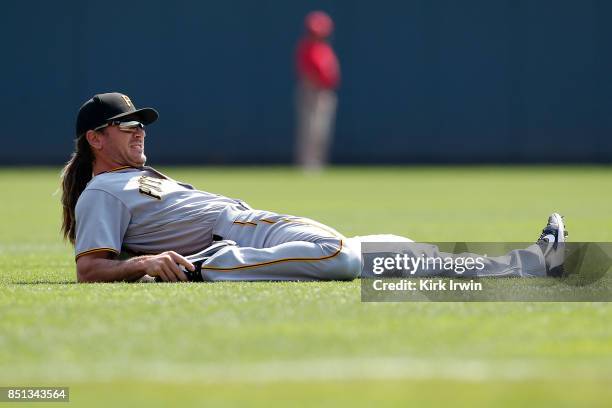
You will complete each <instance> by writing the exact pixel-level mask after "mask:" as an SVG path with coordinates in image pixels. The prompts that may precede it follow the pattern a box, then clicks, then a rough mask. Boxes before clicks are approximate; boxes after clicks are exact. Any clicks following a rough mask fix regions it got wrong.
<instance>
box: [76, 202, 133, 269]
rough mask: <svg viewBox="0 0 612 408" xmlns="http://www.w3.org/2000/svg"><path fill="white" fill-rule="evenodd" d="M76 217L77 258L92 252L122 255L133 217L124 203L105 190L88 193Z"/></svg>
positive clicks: (80, 203)
mask: <svg viewBox="0 0 612 408" xmlns="http://www.w3.org/2000/svg"><path fill="white" fill-rule="evenodd" d="M75 216H76V240H75V245H74V250H75V255H76V258H77V259H78V258H79V257H80V256H82V255H86V254H90V253H93V252H101V251H107V252H114V253H117V254H119V253H120V252H121V245H122V243H123V237H124V235H125V231H126V230H127V227H128V224H129V223H130V218H131V215H130V212H129V210H128V208H127V207H126V206H125V204H123V202H121V200H119V199H118V198H117V197H115V196H113V195H112V194H109V193H107V192H105V191H102V190H85V191H83V193H82V194H81V196H80V197H79V200H78V202H77V205H76V210H75Z"/></svg>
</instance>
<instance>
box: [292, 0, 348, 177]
mask: <svg viewBox="0 0 612 408" xmlns="http://www.w3.org/2000/svg"><path fill="white" fill-rule="evenodd" d="M304 23H305V33H304V36H303V37H302V38H301V39H300V41H299V43H298V46H297V52H296V68H297V75H298V84H297V92H296V108H297V129H296V151H295V160H296V162H297V164H298V165H300V166H301V167H302V168H303V169H304V170H306V171H317V170H320V169H321V168H322V167H323V166H324V165H325V164H326V163H327V160H328V156H329V148H330V145H331V142H332V134H333V131H334V122H335V119H336V105H337V96H336V89H337V88H338V85H339V83H340V66H339V64H338V59H337V58H336V54H335V53H334V50H333V49H332V47H331V45H330V44H329V43H328V41H327V39H328V38H329V36H330V35H331V34H332V32H333V30H334V22H333V21H332V19H331V17H330V16H329V15H327V14H326V13H325V12H323V11H313V12H311V13H309V14H308V15H307V16H306V19H305V22H304Z"/></svg>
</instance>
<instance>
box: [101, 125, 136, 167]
mask: <svg viewBox="0 0 612 408" xmlns="http://www.w3.org/2000/svg"><path fill="white" fill-rule="evenodd" d="M103 134H104V136H103V137H102V138H101V139H102V140H101V141H102V149H101V151H100V154H102V155H104V156H105V158H106V159H107V160H108V161H109V162H110V163H112V164H116V165H117V166H135V167H140V166H143V165H144V164H145V162H146V161H147V156H145V154H144V140H145V131H144V129H141V128H134V129H131V130H129V131H124V130H120V129H119V127H118V126H109V127H107V128H105V129H104V132H103Z"/></svg>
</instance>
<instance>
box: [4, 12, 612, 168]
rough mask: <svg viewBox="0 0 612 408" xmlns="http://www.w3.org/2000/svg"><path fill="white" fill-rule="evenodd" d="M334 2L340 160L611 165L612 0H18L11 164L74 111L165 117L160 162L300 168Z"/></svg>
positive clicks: (7, 159)
mask: <svg viewBox="0 0 612 408" xmlns="http://www.w3.org/2000/svg"><path fill="white" fill-rule="evenodd" d="M314 8H323V9H324V10H327V11H328V12H329V13H330V14H331V15H332V16H333V17H334V18H335V20H336V25H337V33H336V35H335V38H334V45H335V47H336V49H337V52H338V55H339V58H340V60H341V64H342V68H343V84H342V88H341V89H340V92H339V100H340V102H339V110H338V122H337V132H336V139H335V141H334V146H333V158H334V161H336V162H343V163H346V162H352V163H354V162H379V163H384V162H407V163H410V162H428V161H433V162H483V161H486V162H496V161H500V162H540V161H543V162H583V161H585V162H612V104H611V101H612V96H611V95H612V78H611V76H612V56H611V53H612V47H611V40H612V23H611V22H610V21H611V20H612V2H611V1H603V0H601V1H594V0H591V1H589V0H584V1H579V0H574V1H570V0H557V1H552V0H532V1H527V0H507V1H500V0H464V1H457V0H454V1H453V0H419V1H376V2H374V1H349V0H342V1H324V2H318V1H312V2H311V1H280V0H278V1H244V0H234V1H218V2H212V1H186V0H182V1H181V0H179V1H172V2H171V1H164V2H161V1H151V0H148V1H114V0H111V1H104V2H102V1H99V2H91V1H74V0H67V1H56V2H48V1H30V2H23V1H9V2H3V10H2V13H1V16H0V38H2V52H3V54H2V55H3V58H2V64H1V65H0V78H1V79H2V89H3V94H2V97H0V112H2V119H3V120H2V122H3V124H2V126H1V127H0V137H1V138H2V141H3V148H2V149H1V150H0V164H10V163H60V162H62V161H63V160H65V159H66V157H67V153H68V151H69V150H70V149H71V143H72V142H71V138H72V136H73V130H72V129H73V121H74V116H75V114H76V110H77V108H78V106H79V105H80V104H81V103H82V102H83V101H84V100H85V99H87V98H89V97H90V96H91V95H92V94H94V93H97V92H105V91H111V90H120V91H123V92H125V93H127V94H129V95H131V96H132V99H133V100H134V101H135V102H136V104H137V105H150V106H154V107H156V108H157V109H158V110H159V111H160V114H161V116H160V120H159V122H158V123H156V124H155V125H153V126H151V127H150V129H149V131H148V136H149V137H148V153H149V158H150V161H151V163H153V164H156V163H207V162H214V163H227V162H248V163H253V162H257V163H269V162H274V163H278V162H288V161H289V160H290V158H291V150H292V134H293V87H294V75H293V62H292V56H293V49H294V45H295V41H296V40H297V38H298V37H299V35H300V32H301V21H302V18H303V16H304V14H305V13H306V12H307V11H309V10H311V9H314Z"/></svg>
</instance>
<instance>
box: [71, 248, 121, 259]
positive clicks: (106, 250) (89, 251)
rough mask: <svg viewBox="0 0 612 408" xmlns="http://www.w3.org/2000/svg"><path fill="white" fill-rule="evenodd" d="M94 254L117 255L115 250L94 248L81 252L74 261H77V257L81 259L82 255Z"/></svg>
mask: <svg viewBox="0 0 612 408" xmlns="http://www.w3.org/2000/svg"><path fill="white" fill-rule="evenodd" d="M94 252H113V253H115V254H118V253H119V252H118V251H117V250H115V249H113V248H94V249H89V250H87V251H83V252H81V253H80V254H78V255H77V256H76V257H75V258H74V259H75V260H77V259H79V257H81V256H83V255H88V254H93V253H94Z"/></svg>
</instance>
